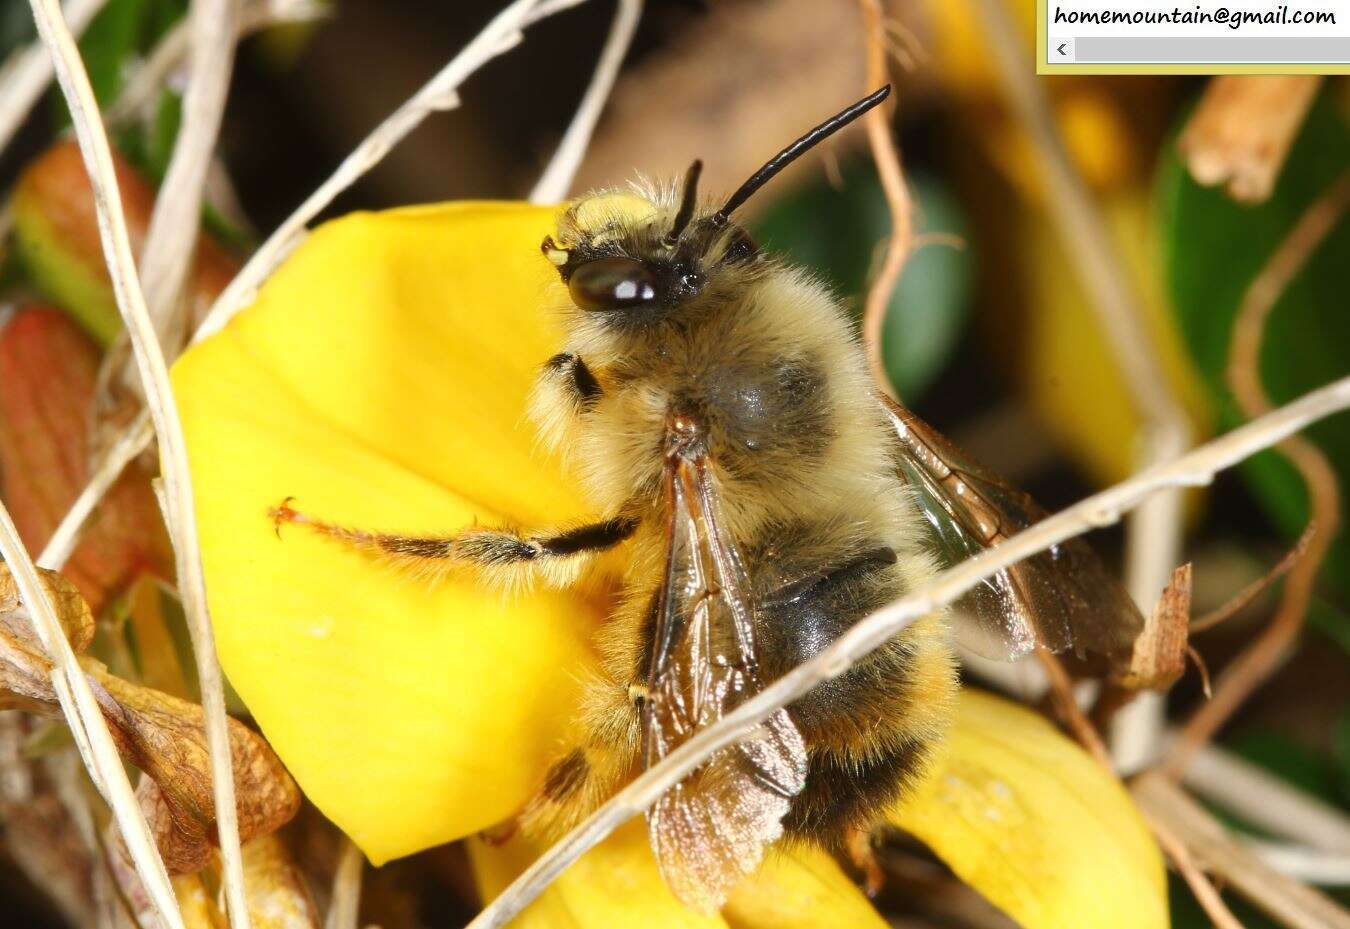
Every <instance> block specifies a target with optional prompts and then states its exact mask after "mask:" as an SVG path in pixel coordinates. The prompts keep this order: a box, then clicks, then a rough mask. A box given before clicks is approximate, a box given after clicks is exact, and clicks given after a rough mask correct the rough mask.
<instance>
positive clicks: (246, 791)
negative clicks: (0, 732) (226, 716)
mask: <svg viewBox="0 0 1350 929" xmlns="http://www.w3.org/2000/svg"><path fill="white" fill-rule="evenodd" d="M83 665H84V668H85V671H86V675H87V677H88V679H89V684H90V686H91V687H92V688H93V690H94V694H95V697H96V698H97V700H98V702H99V707H100V709H101V710H102V711H103V716H104V718H105V719H106V720H107V722H108V725H109V728H110V730H111V732H112V736H113V741H114V742H115V743H116V744H117V747H118V750H119V751H120V752H121V753H122V755H123V757H124V758H126V760H127V761H129V762H130V763H131V764H133V765H135V766H136V767H137V768H139V769H140V770H141V771H143V772H144V773H145V774H146V775H147V776H148V777H149V778H150V779H151V780H153V781H154V783H155V784H156V785H158V790H159V791H162V793H161V794H158V795H156V793H155V792H153V791H151V789H150V788H148V787H147V788H145V789H144V790H143V791H142V798H141V799H142V805H143V809H145V810H146V812H147V816H148V818H149V819H150V822H151V824H152V826H153V829H154V832H155V836H156V839H157V840H158V842H159V845H160V851H161V853H162V854H163V856H164V858H165V862H166V864H167V865H168V867H169V868H170V870H171V871H175V872H180V873H181V872H184V871H192V870H196V869H198V868H200V867H201V865H202V864H203V863H205V861H206V860H207V859H208V858H209V855H210V850H211V846H212V845H213V844H214V843H215V842H216V833H215V801H214V798H213V795H212V792H211V775H210V760H209V756H208V753H207V747H206V733H205V725H204V724H205V716H204V713H203V711H202V708H201V707H200V706H198V705H197V704H195V703H189V702H188V701H186V700H181V699H179V698H177V697H173V696H170V695H169V694H166V693H162V692H160V691H157V690H151V689H150V688H148V687H141V686H139V685H136V684H132V683H130V682H128V681H125V680H122V679H121V678H119V677H116V676H114V675H112V674H109V673H108V672H107V670H106V669H105V668H104V667H103V666H102V665H101V664H99V663H98V662H96V661H94V660H92V659H84V661H83ZM0 707H7V708H21V709H27V710H30V711H32V712H35V713H41V714H44V715H47V716H52V717H56V718H59V717H60V715H61V711H60V707H59V704H58V703H57V699H56V693H55V690H54V689H53V687H52V683H51V664H50V663H49V662H48V661H47V659H46V658H44V657H42V656H41V655H40V654H38V652H37V651H35V650H33V649H32V648H30V647H28V646H27V645H25V644H24V642H23V641H21V640H20V639H18V638H16V637H14V636H13V635H11V634H10V633H9V632H8V630H6V629H0ZM229 724H230V748H231V755H232V760H233V767H234V779H235V791H236V795H237V802H238V811H239V833H240V837H241V838H242V839H243V840H244V841H248V840H249V839H251V838H255V837H257V836H262V835H266V834H268V833H270V832H273V831H275V830H276V829H278V828H280V827H281V826H282V825H284V824H285V823H286V822H287V821H288V820H290V818H291V817H292V816H294V815H295V812H296V810H297V809H299V806H300V792H299V790H298V789H297V788H296V786H295V782H294V781H293V780H291V777H290V775H289V774H288V773H287V772H286V769H285V768H284V767H283V766H282V764H281V761H280V760H279V759H278V758H277V756H276V754H275V753H274V752H273V751H272V749H271V747H270V746H269V745H268V744H267V742H266V741H264V740H263V738H262V736H260V735H258V734H257V733H255V732H254V731H253V730H251V729H249V728H248V727H246V726H244V725H243V724H242V723H240V722H238V721H237V720H234V719H231V720H230V721H229Z"/></svg>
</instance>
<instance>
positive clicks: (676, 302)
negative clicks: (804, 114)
mask: <svg viewBox="0 0 1350 929" xmlns="http://www.w3.org/2000/svg"><path fill="white" fill-rule="evenodd" d="M889 93H890V87H889V85H888V86H886V87H883V88H881V89H880V90H878V91H876V92H875V93H873V94H871V95H870V96H868V97H865V98H863V99H862V100H860V101H858V102H857V103H855V104H853V105H852V106H850V107H848V108H847V109H845V110H843V111H841V112H840V113H837V114H836V115H834V116H832V117H831V118H830V119H828V120H826V121H825V122H823V123H821V124H820V125H819V126H817V127H815V128H814V129H812V130H811V131H810V132H808V133H806V134H805V135H803V136H802V137H801V138H799V139H797V140H796V141H795V142H793V143H792V144H791V145H789V146H788V147H787V148H785V149H783V150H782V151H781V152H779V153H778V154H777V155H775V156H774V157H773V158H771V159H769V161H768V162H766V163H765V164H764V166H763V167H761V168H760V169H759V170H758V171H756V172H755V173H754V174H753V175H751V177H750V178H749V179H748V180H747V181H746V182H745V183H744V184H742V185H741V186H740V188H739V189H738V190H737V191H736V192H735V193H734V194H732V195H731V197H730V198H728V199H727V201H726V202H725V203H724V204H722V205H721V206H720V207H717V208H711V207H704V208H700V206H699V203H698V178H699V174H700V172H701V171H702V168H703V164H702V162H699V161H695V162H694V163H693V165H691V166H690V168H689V170H688V172H687V173H686V174H685V176H684V182H683V184H681V185H680V186H679V187H678V189H672V190H670V191H669V192H667V193H656V194H650V195H642V194H633V193H615V192H604V193H600V194H596V195H593V196H589V197H584V198H582V199H581V200H579V201H577V202H576V203H574V204H573V205H572V206H570V207H569V208H568V209H567V210H566V211H565V212H564V213H563V215H562V217H561V218H560V219H559V222H558V237H557V239H556V240H555V239H554V237H553V236H548V237H546V238H545V239H544V242H543V245H542V251H543V253H544V256H545V257H546V258H547V259H548V260H549V261H550V262H552V263H553V265H554V266H555V267H557V269H558V273H559V275H560V276H561V277H562V281H563V283H564V284H566V285H567V289H568V293H569V295H570V296H571V300H572V303H573V304H574V305H575V306H576V308H577V309H578V310H580V311H581V312H583V313H584V314H586V315H587V316H588V317H593V318H595V319H596V320H597V321H598V322H600V324H601V325H602V326H604V327H605V328H606V329H614V330H619V331H632V330H635V329H642V328H644V327H646V326H648V325H650V324H651V323H653V322H656V321H659V320H662V319H665V318H667V317H668V316H669V314H670V313H671V312H672V311H673V310H674V309H675V308H677V307H680V306H682V305H686V304H689V303H690V302H691V301H693V299H694V298H696V297H698V296H699V295H700V294H702V293H703V292H704V291H705V290H706V289H707V288H708V287H709V285H710V283H713V282H715V281H716V279H717V278H718V276H719V274H721V273H724V272H726V271H728V270H731V269H735V268H744V267H746V266H748V265H751V264H753V263H754V262H755V261H756V259H757V258H758V257H759V251H758V249H757V248H756V247H755V244H754V242H753V240H751V238H750V236H749V234H748V233H747V232H746V231H745V230H744V229H743V228H742V227H740V226H739V225H737V224H736V223H734V222H732V220H731V218H730V217H731V214H732V213H733V212H734V211H735V210H736V209H737V208H739V207H740V206H741V204H743V203H744V202H745V201H746V200H748V199H749V198H750V195H751V194H753V193H754V192H755V191H757V190H759V188H761V187H763V186H764V185H765V184H766V183H767V182H768V181H769V180H770V179H771V178H772V177H773V176H774V175H776V174H777V173H778V172H779V171H781V170H782V169H783V168H785V167H786V166H787V165H789V164H790V163H792V162H793V161H794V160H796V158H797V157H798V156H800V155H801V154H802V153H803V152H805V151H807V150H808V149H810V148H812V147H813V146H815V145H817V144H819V143H820V142H821V141H823V140H824V139H826V138H828V137H829V136H831V135H833V134H834V133H835V132H837V131H838V130H839V129H842V128H843V127H844V126H846V125H848V124H849V123H850V122H852V121H853V120H854V119H857V118H858V117H859V116H861V115H862V114H863V113H865V112H867V111H868V110H870V109H871V108H872V107H874V106H876V105H877V104H878V103H880V102H881V101H882V100H884V99H885V98H886V96H887V94H889Z"/></svg>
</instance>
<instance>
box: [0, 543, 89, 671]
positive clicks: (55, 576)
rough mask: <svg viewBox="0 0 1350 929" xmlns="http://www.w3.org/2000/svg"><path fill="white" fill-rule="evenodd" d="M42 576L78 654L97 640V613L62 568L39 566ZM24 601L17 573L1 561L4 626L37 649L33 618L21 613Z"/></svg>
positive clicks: (1, 625)
mask: <svg viewBox="0 0 1350 929" xmlns="http://www.w3.org/2000/svg"><path fill="white" fill-rule="evenodd" d="M38 580H39V581H41V582H42V587H43V589H44V590H46V592H47V597H48V599H50V600H51V602H52V607H53V608H54V609H55V610H56V618H57V619H58V620H60V622H61V631H62V632H64V633H65V634H66V638H67V639H69V640H70V647H71V648H73V649H74V650H75V652H76V654H79V653H80V652H83V651H84V650H85V649H86V648H88V647H89V643H90V642H92V641H94V617H93V614H91V613H90V612H89V604H88V603H86V602H85V600H84V597H82V596H80V592H79V591H78V590H76V589H75V585H74V584H72V583H71V582H70V581H68V580H66V578H65V577H64V576H63V575H62V574H61V573H60V572H57V571H48V570H46V569H44V568H38ZM22 605H23V603H22V601H21V600H20V599H19V586H18V584H16V583H15V582H14V575H12V574H11V573H10V571H9V566H8V565H6V564H5V563H4V562H0V628H3V629H4V630H5V631H6V632H8V633H9V634H10V635H12V636H14V637H15V638H16V639H18V640H19V641H20V642H23V643H24V644H25V645H27V646H28V647H29V648H32V649H34V650H37V649H38V648H39V641H38V639H37V636H36V633H35V632H34V631H33V624H32V621H31V620H29V619H28V617H26V616H21V615H18V611H19V608H20V607H21V606H22Z"/></svg>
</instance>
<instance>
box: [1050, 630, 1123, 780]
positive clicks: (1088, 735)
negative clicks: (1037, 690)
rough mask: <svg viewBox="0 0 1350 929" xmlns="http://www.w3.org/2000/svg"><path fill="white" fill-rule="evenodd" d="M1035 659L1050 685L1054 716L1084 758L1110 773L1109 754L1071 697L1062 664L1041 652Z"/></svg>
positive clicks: (1081, 709)
mask: <svg viewBox="0 0 1350 929" xmlns="http://www.w3.org/2000/svg"><path fill="white" fill-rule="evenodd" d="M1036 658H1037V659H1039V661H1040V664H1041V667H1042V668H1043V669H1044V670H1045V676H1046V679H1047V680H1049V682H1050V697H1051V700H1052V701H1053V702H1054V706H1055V712H1056V713H1058V715H1059V717H1060V719H1062V720H1063V721H1064V723H1065V724H1066V725H1067V726H1068V727H1069V731H1070V732H1071V733H1073V737H1074V738H1075V739H1077V740H1078V744H1080V745H1082V746H1083V748H1085V749H1087V751H1088V754H1090V755H1092V757H1093V758H1095V759H1097V762H1098V763H1099V764H1100V765H1101V766H1102V767H1103V768H1105V769H1106V770H1108V771H1110V770H1111V753H1110V752H1108V751H1107V750H1106V743H1105V742H1103V741H1102V737H1101V733H1099V732H1098V731H1097V727H1096V726H1094V725H1092V721H1091V720H1089V719H1088V718H1087V714H1086V713H1084V712H1083V708H1082V707H1080V706H1079V705H1078V700H1077V698H1075V697H1074V693H1073V681H1072V680H1071V679H1070V678H1069V672H1067V671H1065V670H1064V663H1063V662H1061V661H1060V660H1059V658H1057V657H1056V656H1055V655H1054V653H1052V652H1050V651H1048V650H1047V649H1044V648H1038V649H1036Z"/></svg>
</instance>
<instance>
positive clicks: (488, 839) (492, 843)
mask: <svg viewBox="0 0 1350 929" xmlns="http://www.w3.org/2000/svg"><path fill="white" fill-rule="evenodd" d="M518 831H520V817H519V816H512V817H511V818H510V819H508V820H507V821H506V822H504V823H498V824H497V825H495V826H493V827H491V828H489V829H484V830H483V831H481V832H479V833H478V838H480V839H482V840H483V844H484V845H487V846H489V847H491V848H498V847H500V846H502V845H505V844H506V843H507V842H510V841H511V839H513V838H514V837H515V835H516V833H517V832H518Z"/></svg>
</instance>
